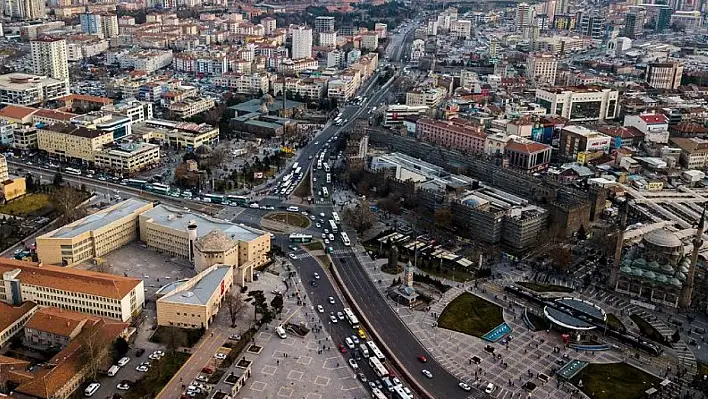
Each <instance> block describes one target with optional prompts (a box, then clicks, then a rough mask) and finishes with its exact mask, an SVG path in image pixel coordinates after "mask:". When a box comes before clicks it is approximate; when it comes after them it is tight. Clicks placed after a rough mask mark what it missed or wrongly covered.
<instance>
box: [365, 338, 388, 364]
mask: <svg viewBox="0 0 708 399" xmlns="http://www.w3.org/2000/svg"><path fill="white" fill-rule="evenodd" d="M366 345H367V346H368V347H369V352H371V357H373V358H376V359H378V361H380V362H385V361H386V356H384V354H383V352H381V349H379V347H378V346H376V344H375V343H374V341H371V340H369V341H366Z"/></svg>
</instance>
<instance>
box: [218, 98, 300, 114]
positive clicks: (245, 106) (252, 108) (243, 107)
mask: <svg viewBox="0 0 708 399" xmlns="http://www.w3.org/2000/svg"><path fill="white" fill-rule="evenodd" d="M303 105H304V103H301V102H298V101H293V100H289V99H287V100H286V103H285V109H293V108H299V107H302V106H303ZM229 109H232V110H234V111H235V112H236V113H238V114H242V113H260V112H261V100H260V99H257V98H256V99H253V100H248V101H246V102H242V103H241V104H236V105H232V106H230V107H229ZM282 109H283V99H282V98H280V99H278V98H275V99H273V103H272V104H268V111H269V112H277V111H280V110H282Z"/></svg>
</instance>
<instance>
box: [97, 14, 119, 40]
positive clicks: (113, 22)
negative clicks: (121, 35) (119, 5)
mask: <svg viewBox="0 0 708 399" xmlns="http://www.w3.org/2000/svg"><path fill="white" fill-rule="evenodd" d="M100 15H101V28H102V29H103V37H104V38H106V39H110V38H112V37H116V36H118V16H117V15H116V14H113V13H102V14H100Z"/></svg>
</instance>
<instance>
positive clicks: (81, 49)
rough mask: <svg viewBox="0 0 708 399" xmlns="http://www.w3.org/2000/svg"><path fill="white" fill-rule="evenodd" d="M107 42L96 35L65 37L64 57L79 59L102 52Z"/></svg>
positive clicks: (70, 59) (107, 45)
mask: <svg viewBox="0 0 708 399" xmlns="http://www.w3.org/2000/svg"><path fill="white" fill-rule="evenodd" d="M108 47H109V42H108V40H106V39H101V38H99V37H98V36H92V35H74V36H70V37H68V38H67V42H66V58H67V59H68V60H69V61H81V60H83V59H84V58H90V57H94V56H97V55H99V54H102V53H104V52H105V51H106V50H108Z"/></svg>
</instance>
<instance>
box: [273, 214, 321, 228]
mask: <svg viewBox="0 0 708 399" xmlns="http://www.w3.org/2000/svg"><path fill="white" fill-rule="evenodd" d="M263 219H264V220H268V221H271V222H275V223H282V224H285V225H288V226H292V227H297V228H301V229H306V228H308V227H309V226H310V223H311V222H310V219H308V218H307V217H305V216H303V215H300V214H299V213H294V212H271V213H268V214H266V215H265V216H263Z"/></svg>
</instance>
